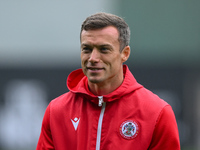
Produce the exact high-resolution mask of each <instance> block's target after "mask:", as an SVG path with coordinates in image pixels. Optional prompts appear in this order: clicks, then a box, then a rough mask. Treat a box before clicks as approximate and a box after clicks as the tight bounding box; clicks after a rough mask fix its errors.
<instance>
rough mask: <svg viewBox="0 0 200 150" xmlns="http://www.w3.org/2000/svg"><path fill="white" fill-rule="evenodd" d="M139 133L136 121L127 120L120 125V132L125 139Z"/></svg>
mask: <svg viewBox="0 0 200 150" xmlns="http://www.w3.org/2000/svg"><path fill="white" fill-rule="evenodd" d="M138 133H139V126H138V124H137V123H136V122H135V121H132V120H127V121H125V122H123V123H122V124H121V126H120V134H121V136H122V137H123V138H125V139H133V138H135V137H136V136H137V135H138Z"/></svg>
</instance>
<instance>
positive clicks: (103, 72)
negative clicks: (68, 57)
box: [81, 26, 124, 85]
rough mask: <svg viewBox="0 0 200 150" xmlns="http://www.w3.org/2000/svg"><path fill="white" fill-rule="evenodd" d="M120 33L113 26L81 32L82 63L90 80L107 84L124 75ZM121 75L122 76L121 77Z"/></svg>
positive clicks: (116, 80)
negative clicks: (119, 39)
mask: <svg viewBox="0 0 200 150" xmlns="http://www.w3.org/2000/svg"><path fill="white" fill-rule="evenodd" d="M118 37H119V33H118V31H117V29H116V28H115V27H113V26H108V27H105V28H103V29H97V30H88V31H85V30H83V31H82V33H81V65H82V69H83V72H84V74H85V75H86V76H87V77H88V80H89V82H91V83H97V84H101V85H104V84H107V83H112V82H118V79H119V78H121V76H123V70H122V63H123V60H122V57H123V56H124V55H123V52H120V43H119V41H118ZM119 76H120V77H119Z"/></svg>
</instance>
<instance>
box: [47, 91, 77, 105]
mask: <svg viewBox="0 0 200 150" xmlns="http://www.w3.org/2000/svg"><path fill="white" fill-rule="evenodd" d="M75 95H76V94H75V93H72V92H70V91H69V92H66V93H64V94H62V95H60V96H58V97H56V98H55V99H53V100H52V101H51V102H50V105H51V108H52V107H53V108H58V109H59V108H61V107H64V106H66V105H69V103H72V102H73V99H74V97H75Z"/></svg>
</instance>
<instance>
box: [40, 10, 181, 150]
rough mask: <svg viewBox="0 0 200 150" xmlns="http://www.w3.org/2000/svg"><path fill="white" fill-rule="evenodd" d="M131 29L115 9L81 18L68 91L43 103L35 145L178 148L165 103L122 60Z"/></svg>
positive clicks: (46, 148) (48, 148) (95, 149)
mask: <svg viewBox="0 0 200 150" xmlns="http://www.w3.org/2000/svg"><path fill="white" fill-rule="evenodd" d="M129 40H130V31H129V27H128V25H127V24H126V23H125V21H124V20H123V19H122V18H120V17H118V16H115V15H112V14H107V13H97V14H94V15H92V16H90V17H88V18H87V19H86V20H85V21H84V22H83V24H82V28H81V33H80V41H81V65H82V69H78V70H75V71H73V72H72V73H71V74H70V75H69V76H68V79H67V86H68V88H69V90H70V91H69V92H68V93H65V94H63V95H61V96H60V97H58V98H56V99H54V100H53V101H51V103H50V104H49V106H48V107H47V109H46V112H45V115H44V119H43V123H42V129H41V135H40V138H39V141H38V145H37V150H53V149H56V150H75V149H77V150H100V149H101V150H122V149H123V150H132V149H134V150H179V149H180V143H179V134H178V129H177V124H176V120H175V116H174V113H173V110H172V108H171V106H170V105H169V104H167V103H166V102H165V101H163V100H161V99H160V98H159V97H158V96H156V95H155V94H153V93H152V92H150V91H149V90H147V89H145V88H144V87H143V86H142V85H140V84H138V83H137V81H136V80H135V78H134V77H133V75H132V74H131V72H130V71H129V69H128V67H127V66H126V65H123V63H124V62H125V61H126V60H127V59H128V58H129V55H130V47H129Z"/></svg>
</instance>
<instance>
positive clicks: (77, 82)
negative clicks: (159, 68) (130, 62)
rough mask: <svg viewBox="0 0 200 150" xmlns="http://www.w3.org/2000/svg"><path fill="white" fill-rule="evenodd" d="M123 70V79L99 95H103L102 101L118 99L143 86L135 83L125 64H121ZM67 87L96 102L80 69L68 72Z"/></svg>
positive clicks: (95, 97) (96, 97)
mask: <svg viewBox="0 0 200 150" xmlns="http://www.w3.org/2000/svg"><path fill="white" fill-rule="evenodd" d="M123 72H124V81H123V83H122V84H121V85H120V86H119V87H118V88H117V89H116V90H114V91H113V92H111V93H109V94H107V95H99V96H103V100H104V102H110V101H113V100H116V99H119V98H120V97H122V96H124V95H126V94H129V93H130V92H133V91H135V90H136V89H139V88H141V87H143V86H142V85H140V84H139V83H137V81H136V79H135V78H134V76H133V75H132V73H131V72H130V70H129V68H128V66H127V65H123ZM67 87H68V89H69V90H70V91H71V92H73V93H82V94H84V95H85V96H89V97H90V99H91V100H92V101H94V102H95V103H96V102H97V99H98V96H96V95H94V94H93V93H92V92H90V90H89V88H88V79H87V77H86V76H85V75H84V73H83V71H82V69H78V70H75V71H73V72H71V73H70V74H69V76H68V78H67Z"/></svg>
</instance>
